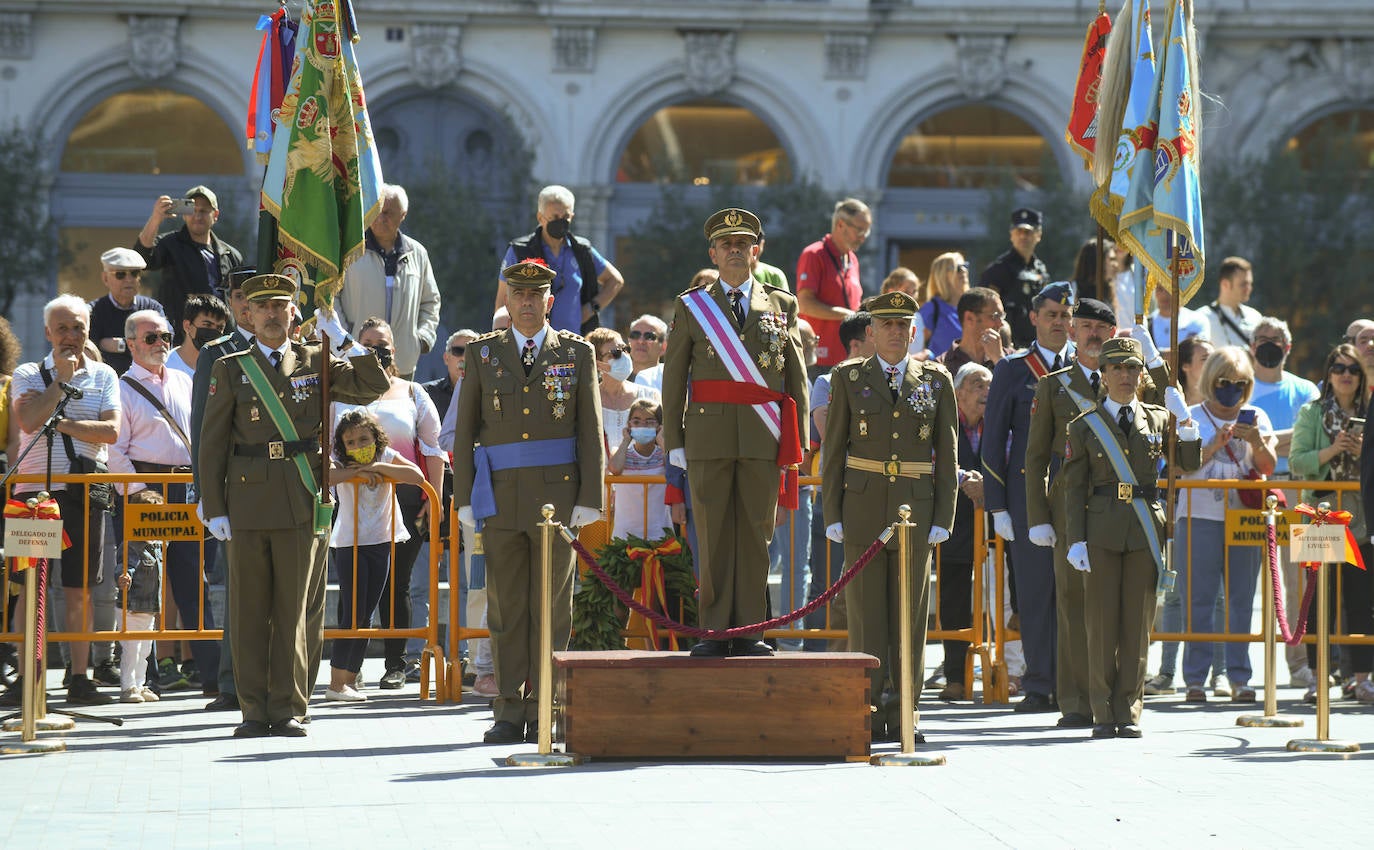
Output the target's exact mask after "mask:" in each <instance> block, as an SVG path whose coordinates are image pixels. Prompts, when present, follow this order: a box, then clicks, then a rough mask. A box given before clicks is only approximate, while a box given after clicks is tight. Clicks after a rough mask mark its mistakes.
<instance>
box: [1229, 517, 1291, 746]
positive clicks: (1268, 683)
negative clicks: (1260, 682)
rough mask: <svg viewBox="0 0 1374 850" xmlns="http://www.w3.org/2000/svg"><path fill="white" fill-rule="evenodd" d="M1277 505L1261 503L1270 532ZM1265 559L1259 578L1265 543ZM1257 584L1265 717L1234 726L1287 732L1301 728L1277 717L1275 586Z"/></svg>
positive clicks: (1267, 581)
mask: <svg viewBox="0 0 1374 850" xmlns="http://www.w3.org/2000/svg"><path fill="white" fill-rule="evenodd" d="M1278 503H1279V500H1278V499H1276V498H1274V497H1273V496H1266V497H1265V499H1264V521H1265V525H1266V526H1268V528H1269V529H1271V530H1272V529H1274V528H1275V523H1276V517H1277V515H1278ZM1266 540H1267V535H1266ZM1275 540H1277V537H1276V538H1275ZM1275 545H1277V544H1275ZM1264 559H1265V563H1264V566H1263V567H1262V568H1261V570H1260V573H1261V576H1263V575H1264V573H1266V572H1267V571H1268V569H1269V566H1270V564H1271V563H1272V561H1270V559H1269V548H1268V545H1267V543H1266V546H1265V552H1264ZM1260 583H1261V584H1262V585H1263V586H1264V714H1242V715H1241V716H1240V717H1237V718H1236V725H1237V726H1263V727H1289V728H1291V727H1293V726H1301V725H1302V721H1301V720H1299V719H1297V718H1288V717H1279V716H1278V713H1279V698H1278V636H1277V634H1276V631H1277V630H1276V629H1275V628H1274V617H1275V614H1274V611H1275V609H1276V607H1277V606H1276V604H1275V599H1274V582H1273V581H1272V577H1270V578H1268V579H1265V578H1261V581H1260Z"/></svg>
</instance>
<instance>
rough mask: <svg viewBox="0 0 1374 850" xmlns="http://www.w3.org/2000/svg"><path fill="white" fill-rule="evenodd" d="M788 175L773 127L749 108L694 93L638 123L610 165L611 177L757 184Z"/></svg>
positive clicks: (788, 166) (787, 164)
mask: <svg viewBox="0 0 1374 850" xmlns="http://www.w3.org/2000/svg"><path fill="white" fill-rule="evenodd" d="M790 179H791V162H790V159H789V157H788V155H787V150H786V149H785V148H784V147H783V145H782V142H781V140H779V139H778V136H777V134H776V133H774V132H773V129H772V128H771V127H769V126H768V124H767V123H766V122H764V121H763V119H761V118H759V116H757V115H755V114H754V113H753V112H752V111H750V110H749V109H747V108H745V107H743V106H738V105H736V104H733V103H729V102H727V101H723V100H715V99H711V98H698V99H694V100H688V101H683V102H681V103H675V104H672V105H669V106H665V107H663V108H661V109H659V110H657V111H656V112H654V114H653V115H650V116H649V118H648V120H646V121H645V122H644V123H643V124H641V125H640V127H639V129H638V130H636V131H635V133H634V135H633V136H631V137H630V140H629V142H628V143H627V144H626V145H625V150H624V153H622V154H621V157H620V162H619V164H618V165H617V166H616V174H615V180H616V182H617V183H660V184H661V183H676V184H685V185H693V186H708V185H711V184H712V183H721V182H725V183H733V184H737V185H746V186H762V185H766V184H770V183H785V182H787V181H788V180H790Z"/></svg>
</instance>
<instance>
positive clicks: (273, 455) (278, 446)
mask: <svg viewBox="0 0 1374 850" xmlns="http://www.w3.org/2000/svg"><path fill="white" fill-rule="evenodd" d="M267 457H268V458H270V459H272V460H282V459H283V458H285V457H286V443H283V442H282V441H281V440H271V441H270V442H268V444H267Z"/></svg>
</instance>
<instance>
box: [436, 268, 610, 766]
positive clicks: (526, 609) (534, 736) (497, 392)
mask: <svg viewBox="0 0 1374 850" xmlns="http://www.w3.org/2000/svg"><path fill="white" fill-rule="evenodd" d="M501 277H502V278H503V279H504V280H505V281H506V287H507V301H506V304H507V306H508V307H509V309H510V317H511V327H510V328H508V329H506V330H502V331H496V332H494V333H489V334H486V335H485V336H480V337H478V338H477V339H476V340H474V341H472V342H470V343H468V347H467V351H466V353H465V355H464V364H465V365H464V378H463V385H462V387H461V388H460V389H459V391H458V405H457V412H456V414H455V422H454V437H453V501H454V504H455V505H457V506H458V519H459V520H460V521H461V522H462V523H463V524H464V525H478V527H479V529H480V530H481V532H482V545H483V548H484V549H485V551H486V556H487V626H488V628H489V629H490V630H491V650H492V659H493V663H494V665H495V668H496V670H495V674H496V686H497V688H498V689H499V690H500V694H499V695H498V696H497V697H496V699H495V700H493V701H492V713H493V716H494V720H495V722H494V723H493V724H492V726H491V728H490V729H488V730H487V732H486V734H485V735H484V736H483V740H484V741H485V742H486V743H488V744H512V743H515V742H517V741H521V740H524V741H529V742H535V741H537V740H538V739H539V728H538V714H539V711H538V709H539V703H538V699H537V697H536V695H535V693H534V686H535V683H536V682H538V681H539V665H540V664H549V663H552V659H549V658H541V657H539V625H540V621H541V617H542V613H541V611H540V593H539V574H540V573H539V570H540V565H539V560H540V546H541V535H542V532H541V529H540V528H539V523H540V522H542V521H543V516H542V514H541V513H540V508H541V507H542V506H543V505H545V504H552V505H553V507H554V517H555V518H556V519H559V520H562V521H564V522H566V523H567V524H568V525H569V526H570V527H573V528H579V527H581V526H583V525H586V524H587V523H589V522H592V521H594V520H596V519H599V518H600V516H601V510H602V498H603V492H604V488H603V486H602V481H603V479H604V478H605V475H606V451H605V447H604V444H603V442H602V438H601V396H600V394H599V393H598V392H597V389H596V381H595V379H594V377H593V376H594V375H596V365H595V362H596V358H595V355H594V353H593V351H592V347H591V346H590V345H589V344H588V343H587V342H586V340H584V339H582V337H580V336H578V335H577V334H575V333H572V332H571V331H556V330H554V329H553V328H552V327H550V326H549V324H548V321H547V318H546V317H547V316H548V313H549V309H550V308H551V307H552V306H553V295H552V294H550V292H549V288H550V285H551V283H552V282H553V277H554V272H553V270H552V269H550V268H549V267H548V266H547V265H545V264H544V263H543V262H541V261H539V260H524V261H521V262H519V263H515V264H514V265H511V266H507V267H506V268H504V269H502V270H501ZM575 574H576V571H575V570H574V569H573V552H572V549H571V548H570V547H569V546H568V544H566V543H564V542H563V541H562V539H561V538H558V537H555V539H554V544H553V596H552V598H553V603H552V608H553V612H552V614H553V616H552V623H551V625H552V628H553V648H554V650H555V651H558V650H562V649H565V648H566V647H567V645H568V636H569V635H570V634H571V633H572V592H573V576H574V575H575Z"/></svg>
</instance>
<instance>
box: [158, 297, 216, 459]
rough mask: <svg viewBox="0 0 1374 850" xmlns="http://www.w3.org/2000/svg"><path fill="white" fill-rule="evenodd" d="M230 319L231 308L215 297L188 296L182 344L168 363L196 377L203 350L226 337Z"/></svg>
mask: <svg viewBox="0 0 1374 850" xmlns="http://www.w3.org/2000/svg"><path fill="white" fill-rule="evenodd" d="M228 322H229V308H228V307H226V306H225V304H224V302H223V301H221V300H219V299H218V298H216V297H215V296H213V295H204V294H196V295H192V296H190V297H189V298H187V299H186V303H185V305H184V306H183V307H182V313H181V345H178V346H177V347H176V348H174V349H172V353H171V354H170V355H168V357H167V365H168V366H170V367H171V368H173V369H176V370H177V371H178V372H185V373H186V374H187V375H188V376H190V377H192V378H194V377H195V374H196V363H197V362H199V360H200V350H201V349H202V348H204V347H205V346H206V345H208V344H210V343H212V342H214V341H215V340H217V339H219V338H220V337H222V336H224V328H225V326H226V324H228ZM192 436H193V437H194V436H196V435H194V434H193V435H192Z"/></svg>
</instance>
